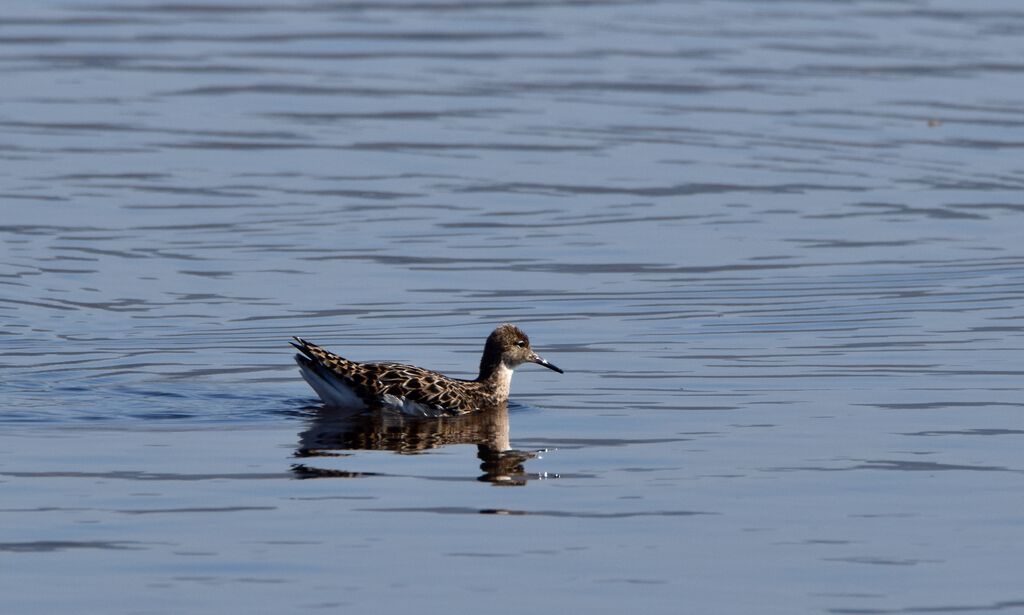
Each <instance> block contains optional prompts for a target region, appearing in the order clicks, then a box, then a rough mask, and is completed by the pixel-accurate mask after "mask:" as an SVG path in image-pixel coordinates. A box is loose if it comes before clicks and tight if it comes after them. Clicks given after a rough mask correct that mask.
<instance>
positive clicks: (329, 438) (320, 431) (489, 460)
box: [292, 404, 536, 485]
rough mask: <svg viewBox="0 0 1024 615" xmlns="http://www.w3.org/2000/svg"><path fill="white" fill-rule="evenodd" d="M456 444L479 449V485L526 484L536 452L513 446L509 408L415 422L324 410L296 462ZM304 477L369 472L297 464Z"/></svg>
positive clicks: (303, 437) (394, 414) (392, 415)
mask: <svg viewBox="0 0 1024 615" xmlns="http://www.w3.org/2000/svg"><path fill="white" fill-rule="evenodd" d="M453 444H475V445H476V447H477V457H478V458H479V459H480V469H481V470H482V471H483V472H484V473H483V475H481V476H480V477H479V478H478V479H477V480H480V481H486V482H490V483H494V484H496V485H525V484H526V481H527V475H526V472H525V470H524V468H523V464H524V463H525V462H526V460H527V459H531V458H533V457H536V453H533V452H529V451H519V450H514V449H512V447H511V446H510V444H509V422H508V406H507V404H501V405H498V406H494V407H491V408H485V409H481V410H480V411H477V412H473V413H470V414H465V415H460V416H449V417H441V418H429V417H412V416H407V415H404V414H402V413H400V412H398V411H387V410H379V409H378V410H373V411H345V410H337V409H332V408H320V409H318V410H317V413H316V415H315V416H314V417H313V418H312V419H311V421H310V424H309V426H308V428H307V429H306V430H305V431H303V432H301V433H300V434H299V445H298V447H297V449H296V451H295V457H298V458H301V459H314V458H317V457H322V458H326V457H345V456H348V454H347V453H344V452H340V451H394V452H396V453H400V454H416V453H421V452H424V451H427V450H429V449H435V448H441V447H443V446H449V445H453ZM292 472H293V473H294V474H295V476H296V477H298V478H329V477H333V478H339V477H346V478H349V477H355V476H365V475H366V474H367V473H361V472H349V471H344V470H332V469H325V468H316V467H312V466H310V465H308V464H307V463H300V464H295V465H293V466H292Z"/></svg>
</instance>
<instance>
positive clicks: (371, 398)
mask: <svg viewBox="0 0 1024 615" xmlns="http://www.w3.org/2000/svg"><path fill="white" fill-rule="evenodd" d="M292 346H295V347H296V348H297V349H298V350H299V352H300V353H302V354H296V355H295V362H296V363H298V364H299V370H300V371H301V372H302V377H303V378H305V379H306V382H308V383H309V386H311V387H313V390H314V391H316V393H317V395H319V396H320V399H321V400H323V402H324V403H325V404H327V405H328V406H334V407H341V408H385V409H397V410H399V411H401V412H403V413H404V414H409V415H414V416H444V415H455V414H466V413H467V412H473V411H475V410H480V409H482V408H490V407H494V406H496V405H499V404H504V403H505V402H507V401H508V393H509V386H510V385H511V383H512V372H513V371H514V370H515V368H517V367H519V366H520V365H522V364H523V363H536V364H538V365H543V366H544V367H546V368H548V369H551V370H554V371H556V372H558V373H559V374H562V373H564V372H563V371H562V370H561V369H559V368H558V367H555V366H554V365H552V364H551V363H549V362H548V361H546V360H544V359H542V358H541V357H540V355H538V354H537V353H536V352H534V351H533V349H532V348H530V338H528V337H527V336H526V334H525V333H523V332H522V330H520V329H519V327H516V326H515V325H511V324H507V323H506V324H503V325H499V326H498V328H496V329H495V330H494V331H493V332H492V333H491V334H490V335H489V336H488V337H487V342H486V343H485V344H484V354H483V357H481V359H480V375H479V376H477V378H476V380H459V379H456V378H449V377H448V376H445V375H444V374H440V373H438V372H434V371H430V370H428V369H423V368H422V367H416V366H414V365H403V364H401V363H357V362H355V361H349V360H348V359H345V358H343V357H340V356H338V355H336V354H334V353H332V352H328V351H327V350H324V349H323V348H321V347H320V346H317V345H316V344H312V343H310V342H307V341H306V340H304V339H301V338H298V337H296V338H295V341H294V342H292Z"/></svg>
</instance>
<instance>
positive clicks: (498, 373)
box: [477, 361, 513, 402]
mask: <svg viewBox="0 0 1024 615" xmlns="http://www.w3.org/2000/svg"><path fill="white" fill-rule="evenodd" d="M512 373H513V370H512V368H511V367H509V366H507V365H505V363H504V362H502V361H499V362H498V363H497V364H496V365H492V366H489V369H487V370H486V372H485V370H484V369H481V370H480V377H479V378H477V382H479V383H480V384H482V385H483V386H484V388H485V389H486V391H487V393H488V394H489V395H490V396H491V397H493V398H494V400H495V401H496V402H504V401H507V400H508V392H509V388H510V387H511V386H512Z"/></svg>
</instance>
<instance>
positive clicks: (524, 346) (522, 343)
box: [516, 340, 526, 348]
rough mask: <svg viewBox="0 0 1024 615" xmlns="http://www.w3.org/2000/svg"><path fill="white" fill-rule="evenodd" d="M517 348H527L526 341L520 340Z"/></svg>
mask: <svg viewBox="0 0 1024 615" xmlns="http://www.w3.org/2000/svg"><path fill="white" fill-rule="evenodd" d="M516 346H519V347H520V348H526V341H525V340H519V341H518V342H516Z"/></svg>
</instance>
